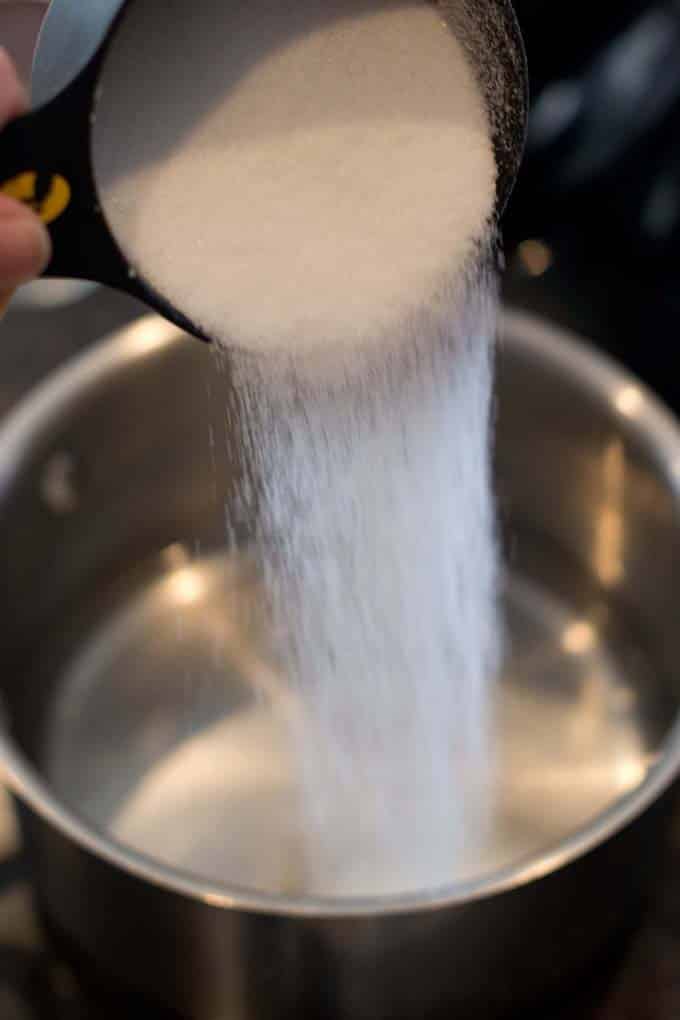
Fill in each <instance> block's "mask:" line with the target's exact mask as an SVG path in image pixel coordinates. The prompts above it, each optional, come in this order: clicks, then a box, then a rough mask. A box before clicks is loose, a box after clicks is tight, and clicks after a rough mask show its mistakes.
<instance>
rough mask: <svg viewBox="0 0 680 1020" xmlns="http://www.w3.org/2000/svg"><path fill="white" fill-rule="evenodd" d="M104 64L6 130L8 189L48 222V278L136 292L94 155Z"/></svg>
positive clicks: (0, 163)
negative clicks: (106, 210) (105, 209)
mask: <svg viewBox="0 0 680 1020" xmlns="http://www.w3.org/2000/svg"><path fill="white" fill-rule="evenodd" d="M96 81H97V63H96V61H92V63H91V64H90V65H88V66H87V67H86V68H85V69H84V70H83V71H82V72H81V73H80V74H79V75H78V76H77V77H76V78H75V79H74V80H73V81H72V82H71V84H70V85H68V86H67V87H66V88H65V89H64V90H63V92H60V93H59V94H58V95H57V96H55V97H54V99H52V100H51V101H50V102H49V103H47V104H46V105H45V106H41V107H39V108H38V109H37V110H34V111H31V112H30V113H27V114H24V115H23V116H22V117H18V118H17V119H16V120H13V121H11V122H10V123H9V124H8V125H7V126H6V127H5V128H4V129H3V131H2V132H0V191H2V192H4V193H5V194H7V195H10V196H11V197H13V198H16V199H18V200H19V201H20V202H25V203H26V204H27V205H29V206H30V207H31V208H32V209H34V210H35V212H36V213H37V214H38V216H40V218H41V219H42V220H43V222H44V223H45V224H46V226H47V229H48V230H49V232H50V236H51V238H52V259H51V261H50V263H49V265H48V266H47V268H46V270H45V273H44V275H45V276H62V277H73V278H75V279H82V280H93V281H95V282H97V283H109V284H111V285H113V286H117V287H123V288H126V287H127V289H130V287H129V285H128V266H127V262H126V260H125V259H124V258H123V256H122V255H121V253H120V251H119V249H118V246H117V245H116V243H115V241H114V239H113V237H112V236H111V233H110V231H109V228H108V224H107V223H106V220H105V218H104V217H103V215H102V212H101V209H100V208H99V199H98V196H97V190H96V186H95V180H94V173H93V169H92V157H91V153H90V138H91V124H90V118H91V117H92V111H93V105H94V103H93V95H94V89H95V86H96Z"/></svg>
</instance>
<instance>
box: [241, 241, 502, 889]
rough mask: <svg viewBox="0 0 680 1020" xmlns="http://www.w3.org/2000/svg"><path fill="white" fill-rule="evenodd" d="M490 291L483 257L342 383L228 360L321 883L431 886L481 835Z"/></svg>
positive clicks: (311, 880) (487, 737)
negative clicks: (298, 710) (295, 702)
mask: <svg viewBox="0 0 680 1020" xmlns="http://www.w3.org/2000/svg"><path fill="white" fill-rule="evenodd" d="M480 258H481V256H480ZM482 265H483V264H482ZM454 298H455V300H454ZM495 300H496V289H495V283H494V281H493V278H492V277H490V276H489V275H488V274H487V273H486V271H485V270H484V268H481V269H479V270H478V273H477V274H475V275H474V276H473V277H472V278H471V279H469V280H468V281H467V286H465V287H464V288H456V289H453V290H452V291H451V292H450V293H448V294H443V295H440V297H439V299H438V301H436V302H433V303H431V304H430V305H428V306H425V307H423V308H421V310H420V313H419V314H418V315H417V316H416V317H414V319H412V320H411V321H410V322H409V323H405V324H403V325H402V328H401V329H400V330H399V333H398V341H397V342H396V343H395V344H394V346H393V348H392V350H391V352H390V353H385V354H384V355H383V356H381V358H380V359H379V361H378V362H376V361H375V359H374V358H371V356H370V355H369V354H368V353H365V352H363V353H362V352H359V353H356V354H355V355H354V357H355V358H356V359H358V360H359V362H360V370H359V371H355V372H354V373H353V374H352V376H351V379H350V380H349V381H348V382H346V383H345V384H344V385H341V386H339V387H334V386H333V385H332V384H328V383H326V384H325V385H321V384H319V383H318V376H314V377H313V380H312V382H311V384H310V382H309V377H307V376H304V374H303V375H302V378H303V380H304V383H303V385H302V386H300V378H301V373H300V372H299V371H296V363H297V358H293V360H292V362H291V363H289V371H288V372H287V373H286V372H284V371H283V370H281V368H280V367H279V371H278V372H272V371H271V366H270V365H269V364H268V362H267V361H261V362H259V366H260V367H259V371H258V370H257V369H256V364H255V363H254V360H253V359H252V358H249V357H248V356H243V357H242V358H240V359H237V366H236V370H237V381H238V383H239V385H240V392H241V393H242V396H243V412H242V413H243V414H244V416H245V417H246V419H247V421H248V424H249V428H248V435H249V437H250V443H251V449H250V451H249V456H250V461H251V465H252V471H253V476H254V478H255V479H256V485H257V497H256V502H257V513H258V519H259V525H260V530H259V552H260V556H261V564H262V568H263V572H264V576H265V580H266V584H267V588H268V591H269V593H270V599H271V605H272V613H273V617H274V623H275V626H276V630H277V632H278V634H279V653H280V656H281V659H282V661H283V663H284V664H285V667H286V670H287V673H288V676H289V678H290V682H291V685H292V688H293V690H294V691H296V692H297V693H298V694H299V697H300V700H301V703H302V705H303V706H304V713H303V714H301V715H300V716H299V717H298V718H297V720H295V721H294V723H293V730H294V733H293V739H294V741H295V746H296V751H297V760H298V767H299V773H300V779H299V783H300V786H301V788H302V790H303V794H304V795H303V809H304V810H305V811H306V819H307V840H306V855H307V861H306V874H305V877H306V886H307V888H308V890H310V891H313V892H315V893H317V894H319V895H327V896H345V895H355V896H356V895H371V894H373V895H376V894H387V893H398V892H404V891H407V890H411V891H415V890H418V889H423V888H428V887H433V886H436V885H441V884H445V883H446V882H447V881H449V880H450V879H451V876H452V874H453V873H454V871H455V872H456V873H460V872H461V871H463V870H465V868H466V867H467V865H466V864H465V862H464V860H463V859H468V860H469V858H470V857H472V859H473V860H474V855H475V854H477V853H479V852H480V849H481V848H483V846H484V844H485V840H486V832H487V825H488V823H489V821H490V812H491V807H492V805H491V799H490V787H491V782H490V778H491V776H490V774H491V770H492V765H493V755H492V751H491V746H492V745H491V724H492V719H491V700H492V689H493V682H494V679H495V675H496V668H497V665H498V658H499V624H498V615H497V606H496V580H497V576H496V575H497V557H496V545H495V541H494V513H493V502H492V497H491V484H490V477H489V476H490V465H489V461H490V451H489V445H490V397H491V390H492V385H491V382H492V371H491V367H492V341H493V335H494V321H495ZM378 365H379V370H378V369H377V366H378ZM355 367H356V365H355ZM473 870H474V866H473Z"/></svg>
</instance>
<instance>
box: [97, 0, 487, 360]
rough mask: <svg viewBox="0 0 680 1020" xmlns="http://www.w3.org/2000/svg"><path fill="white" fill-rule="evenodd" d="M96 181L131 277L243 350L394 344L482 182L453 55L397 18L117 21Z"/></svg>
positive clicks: (461, 247) (376, 9)
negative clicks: (381, 338)
mask: <svg viewBox="0 0 680 1020" xmlns="http://www.w3.org/2000/svg"><path fill="white" fill-rule="evenodd" d="M159 110H162V111H163V115H162V117H159V115H158V111H159ZM94 164H95V171H96V178H97V183H98V187H99V189H100V193H101V196H102V205H103V208H104V211H105V214H106V216H107V218H108V220H109V223H110V225H111V227H112V229H113V231H114V233H115V235H116V237H117V239H118V240H119V242H120V244H121V246H122V247H123V249H124V251H125V252H126V254H127V255H128V257H129V258H130V259H131V261H132V262H133V264H134V266H135V268H136V270H137V271H138V272H139V273H140V274H141V275H143V276H144V277H145V278H146V280H147V281H148V282H150V283H151V284H152V285H153V286H154V287H155V288H156V289H157V290H158V291H159V292H160V293H161V294H163V295H164V296H165V297H166V298H167V299H168V300H169V301H170V303H171V304H173V305H174V306H175V307H177V308H179V309H180V310H181V311H182V312H184V313H185V314H186V315H187V316H188V317H189V318H190V319H191V320H192V321H194V322H196V323H197V324H198V325H199V326H200V327H201V328H202V329H203V330H204V331H206V332H207V333H208V334H209V335H211V336H214V337H215V338H217V339H219V340H221V341H224V342H225V343H228V344H230V345H236V346H240V347H247V348H256V349H263V348H269V347H280V348H287V347H289V346H290V345H292V344H295V345H296V346H298V347H304V346H306V345H313V344H316V343H319V342H323V343H324V344H327V343H329V342H333V343H335V344H338V343H341V342H342V343H347V342H351V341H353V340H355V339H356V338H357V337H358V338H360V339H367V338H368V339H370V338H372V337H373V336H374V335H375V334H376V333H377V332H382V331H384V330H389V329H391V328H393V326H394V325H395V324H398V323H399V322H400V319H401V318H402V317H403V315H404V314H408V312H409V311H410V310H411V309H413V308H414V307H417V306H418V303H419V302H420V301H421V300H422V298H423V296H424V295H426V294H428V293H429V292H431V291H432V290H433V289H434V288H435V287H436V286H437V285H438V284H439V282H440V280H441V276H442V272H443V271H444V270H446V269H448V268H449V267H451V266H452V265H455V264H460V263H461V262H462V261H464V260H465V259H466V258H467V257H468V256H469V255H470V242H471V238H472V237H474V236H475V235H476V234H478V233H479V229H480V224H482V223H483V222H484V221H485V220H487V219H488V218H489V216H490V214H491V211H492V205H493V197H494V181H495V174H496V171H495V166H494V159H493V154H492V149H491V145H490V142H489V137H488V128H487V117H486V113H485V109H484V105H483V102H482V98H481V96H480V94H479V92H478V89H477V86H476V83H475V79H474V76H473V72H472V71H471V69H470V68H469V66H468V63H467V60H466V58H465V55H464V51H463V49H462V47H461V45H460V43H459V42H458V40H457V39H456V38H455V37H454V36H453V34H452V33H451V31H450V30H449V28H448V27H447V26H446V25H445V24H444V23H443V20H442V17H441V15H440V14H439V13H438V11H437V8H436V6H434V5H432V4H429V3H401V2H393V0H392V2H387V3H385V2H378V3H374V4H368V3H366V2H365V0H323V2H322V0H253V2H249V3H226V2H224V0H202V2H200V3H195V4H188V3H183V2H180V0H170V2H168V0H163V2H162V3H161V2H160V0H151V2H146V3H143V4H134V5H132V6H131V8H130V11H129V13H128V14H127V16H126V18H125V20H124V22H123V26H122V29H121V30H120V33H119V35H118V36H117V37H116V41H115V45H114V46H113V48H112V51H111V54H110V56H109V57H108V59H107V62H106V64H105V66H104V71H103V76H102V89H101V97H100V100H99V103H98V107H97V117H96V123H95V129H94Z"/></svg>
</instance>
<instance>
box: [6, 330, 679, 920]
mask: <svg viewBox="0 0 680 1020" xmlns="http://www.w3.org/2000/svg"><path fill="white" fill-rule="evenodd" d="M501 332H502V338H501V343H503V342H504V340H505V339H506V338H507V339H510V342H511V343H512V345H513V346H514V347H517V348H519V349H522V350H523V351H525V352H526V353H528V354H529V355H533V356H535V357H537V358H539V359H540V360H542V361H543V362H544V363H546V364H548V365H550V366H552V367H553V368H555V369H556V370H557V371H558V372H559V373H560V374H562V375H567V376H571V377H572V378H575V379H576V380H577V381H578V383H579V385H580V386H581V387H582V388H583V389H584V390H585V391H587V392H589V393H590V394H591V396H593V397H595V398H596V399H599V400H600V402H602V403H604V404H606V405H608V406H609V408H610V409H611V411H612V413H613V415H614V416H615V417H617V418H618V419H619V420H621V421H622V423H623V424H624V425H625V428H626V429H627V430H628V431H629V432H631V431H632V432H633V434H635V435H636V436H637V437H638V439H639V440H641V441H642V442H643V443H644V445H645V449H646V451H647V452H648V453H649V454H650V455H651V457H652V459H653V460H654V462H655V465H656V467H657V469H658V470H659V473H660V475H662V477H663V478H664V479H665V481H666V484H667V486H668V489H669V491H670V492H671V493H672V494H673V496H674V499H675V500H676V502H677V503H678V505H679V506H680V426H679V425H678V422H677V421H676V420H675V418H674V417H673V416H672V415H671V413H670V412H669V411H668V410H667V409H666V408H665V407H664V406H663V405H662V404H661V402H660V401H659V400H658V399H657V398H656V397H655V396H654V395H653V394H652V393H651V391H650V390H648V389H647V388H646V387H645V386H644V385H643V384H642V383H639V382H638V381H637V380H636V379H635V378H634V377H633V376H631V375H629V374H628V373H627V372H626V371H625V370H624V369H623V368H621V367H619V366H618V365H617V364H616V363H615V362H614V361H612V360H611V359H609V358H608V357H607V356H605V355H602V354H600V353H599V352H595V351H594V350H593V349H592V348H591V347H589V346H588V345H587V344H586V343H584V342H583V341H582V340H580V339H578V338H577V337H576V336H574V335H573V334H570V333H568V332H566V331H565V330H563V329H561V328H558V327H556V326H553V325H552V324H547V323H546V322H544V321H543V320H541V319H538V318H536V317H534V316H532V315H528V314H526V313H521V312H514V311H506V312H505V313H504V315H503V320H502V331H501ZM178 342H180V343H183V342H186V338H185V337H184V334H182V332H181V331H180V330H179V329H177V327H175V326H173V325H171V324H170V323H169V322H166V321H165V320H163V319H161V318H160V317H158V316H156V315H148V316H144V317H143V318H141V319H139V320H137V321H135V322H133V323H132V324H130V325H129V326H126V327H124V328H123V329H121V330H119V331H117V332H116V333H114V334H113V335H110V336H108V337H105V338H104V339H102V340H101V341H99V343H97V344H96V345H95V346H94V347H93V348H91V349H90V350H89V351H86V352H85V353H84V354H81V355H79V356H77V357H76V358H74V359H73V360H71V361H70V362H69V363H67V364H66V365H65V366H64V367H63V368H61V369H59V370H58V371H57V372H56V373H54V374H53V375H52V376H51V377H49V378H48V379H47V380H46V381H45V382H43V383H42V384H41V385H39V386H38V387H36V389H34V390H33V391H32V392H31V393H30V394H29V395H28V396H27V397H25V398H24V399H23V401H21V402H20V404H19V405H18V407H17V408H16V410H14V411H13V412H12V413H11V414H10V415H9V416H8V418H7V419H6V422H5V423H4V425H3V426H2V427H0V502H1V501H2V499H3V498H4V495H5V493H6V492H7V491H8V490H9V488H10V486H11V484H12V481H13V479H14V478H15V477H16V476H17V475H18V474H19V473H20V470H21V465H22V463H23V461H24V457H25V455H26V454H27V453H29V452H30V450H31V448H32V447H33V444H34V442H35V439H36V437H37V436H42V435H45V434H49V430H50V424H51V423H52V422H56V421H58V420H59V418H60V417H61V415H62V413H63V411H64V410H65V409H66V408H68V407H69V406H70V405H71V404H72V402H73V401H74V399H76V398H77V397H78V396H79V395H80V394H82V393H83V392H84V391H87V390H88V389H90V388H92V387H94V386H96V385H97V384H99V383H101V382H102V381H104V380H105V379H107V378H110V377H111V376H112V375H114V374H115V373H117V372H119V371H120V369H121V368H122V367H124V366H129V365H136V364H140V365H141V364H142V363H143V362H144V360H145V359H147V358H153V356H154V355H156V354H158V353H162V352H163V350H168V349H170V348H171V347H172V346H174V345H175V344H176V343H178ZM190 342H192V343H193V342H195V341H193V340H191V341H190ZM678 772H680V714H679V715H678V717H677V718H676V720H675V722H674V724H673V726H672V727H671V729H670V730H669V733H668V734H667V736H666V738H665V740H664V742H663V744H662V748H661V750H660V753H659V755H658V758H657V760H656V761H655V763H654V764H652V766H651V767H650V769H649V772H648V774H647V776H646V778H645V780H644V781H643V782H642V783H641V784H640V786H638V787H637V788H636V789H635V790H633V791H632V792H631V793H629V794H627V795H625V796H624V797H622V798H620V799H618V800H617V801H615V802H614V803H612V805H611V806H610V807H609V808H607V809H606V810H605V811H603V812H601V813H600V814H599V815H597V816H596V818H594V819H593V820H592V821H591V822H590V823H589V824H587V825H585V826H583V827H581V828H580V829H578V830H576V831H575V832H574V833H572V834H571V835H570V836H569V837H568V838H567V839H564V840H562V841H560V842H559V843H558V844H555V845H554V846H553V847H551V848H548V849H546V850H545V851H543V852H542V853H539V854H531V855H529V856H528V857H526V858H524V859H523V860H521V861H519V862H518V863H516V864H515V865H513V866H512V867H509V868H504V869H501V870H498V871H496V872H492V873H490V874H488V875H486V876H485V877H483V878H480V879H475V880H473V881H466V882H457V883H452V884H449V885H446V886H443V887H440V888H437V889H431V890H427V891H425V892H421V893H414V894H408V895H392V896H384V897H362V898H352V899H349V898H348V899H346V900H345V899H343V900H333V899H328V898H321V897H304V896H285V895H282V894H275V893H259V892H255V891H252V890H249V889H247V888H242V887H239V886H235V885H230V884H228V883H220V882H216V881H212V880H211V881H207V880H202V879H200V878H197V877H196V876H194V875H192V874H191V873H189V872H186V871H183V870H180V869H177V868H173V867H170V866H166V865H164V864H161V863H159V862H157V861H156V860H154V859H153V858H151V857H148V856H146V855H144V854H141V853H138V852H137V851H135V850H132V849H130V848H128V847H126V846H124V845H122V844H120V843H118V842H116V841H115V840H113V839H110V838H108V837H107V836H105V835H103V834H100V833H98V832H96V831H95V830H94V829H92V828H91V827H89V826H88V825H87V824H86V823H85V822H84V821H82V820H80V819H79V818H78V817H77V815H76V814H74V813H72V812H71V811H69V810H68V809H66V808H65V807H64V806H63V805H62V804H61V803H60V802H59V801H58V800H57V798H56V797H55V796H53V794H52V793H51V791H50V789H49V786H48V784H47V783H46V782H45V781H43V780H42V779H41V778H40V776H39V774H38V772H37V771H36V770H35V769H34V768H33V767H32V766H31V765H30V763H29V762H28V760H27V759H26V758H25V757H24V755H23V754H22V752H21V751H20V750H19V749H18V747H17V746H16V744H15V743H14V741H13V740H12V738H11V736H10V735H9V734H8V733H7V732H6V731H5V730H4V729H1V728H0V777H1V779H2V781H3V782H4V783H5V785H6V786H7V787H8V788H9V789H10V790H11V792H12V793H13V794H15V795H16V796H17V797H19V798H20V799H21V800H23V801H24V802H25V803H26V804H27V805H28V807H29V808H31V809H32V810H33V811H34V812H35V813H36V814H37V815H38V816H39V817H40V818H42V819H43V821H45V822H46V823H48V824H50V825H53V826H54V827H55V828H56V829H58V830H59V831H60V832H61V834H62V835H63V836H65V837H66V838H68V839H70V840H72V841H74V842H75V843H76V844H78V845H79V846H80V847H81V848H83V849H84V850H87V851H89V852H90V853H92V854H94V855H95V856H97V857H99V858H101V859H103V860H104V861H106V862H107V863H108V864H109V865H112V866H113V867H116V868H119V869H121V870H123V871H125V872H127V873H129V874H131V875H133V876H135V877H136V878H138V879H140V880H142V881H145V882H150V883H152V884H153V885H156V886H159V887H161V888H163V889H165V890H168V891H170V892H173V893H176V894H180V895H184V896H186V897H189V898H191V899H195V900H199V901H201V902H202V903H205V904H207V905H210V906H214V907H216V908H221V909H235V910H241V911H247V912H251V913H265V914H270V915H284V916H297V917H327V918H343V917H345V918H351V917H355V918H360V917H366V918H367V917H372V918H374V917H376V916H382V915H390V914H410V913H418V912H423V911H430V910H437V909H443V908H448V907H455V906H463V905H466V904H469V903H472V902H474V901H476V900H481V899H485V898H487V897H491V896H497V895H499V894H502V893H507V892H510V891H512V890H515V889H519V888H521V887H522V886H525V885H528V884H530V883H532V882H536V881H539V880H540V879H543V878H546V877H547V876H549V875H550V874H552V873H553V872H556V871H559V870H560V869H562V868H564V867H566V866H567V865H569V864H571V863H572V862H573V861H575V860H577V859H578V858H580V857H583V856H585V855H586V854H588V853H589V852H591V851H593V850H595V849H596V848H597V847H598V846H599V845H600V844H602V843H604V842H606V841H607V840H609V839H610V838H611V837H613V836H615V835H616V834H617V833H618V832H620V831H621V830H622V829H624V828H625V827H626V826H627V825H629V824H631V823H632V822H633V821H634V820H635V819H636V818H637V817H638V816H639V815H641V814H642V813H643V812H644V811H645V810H646V809H647V808H649V807H650V806H651V805H652V803H653V802H654V801H656V800H657V799H658V798H659V797H660V796H661V795H662V794H663V793H664V792H665V791H666V790H667V789H668V787H669V786H670V785H671V784H672V782H673V780H674V779H675V778H676V776H677V774H678Z"/></svg>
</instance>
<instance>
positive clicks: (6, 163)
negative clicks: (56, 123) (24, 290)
mask: <svg viewBox="0 0 680 1020" xmlns="http://www.w3.org/2000/svg"><path fill="white" fill-rule="evenodd" d="M41 121H42V118H41V117H40V115H39V114H36V113H27V114H25V115H24V116H22V117H17V119H16V120H13V121H10V123H9V124H7V125H6V127H5V128H4V129H3V130H2V132H0V191H1V192H3V193H4V194H6V195H9V196H10V197H11V198H15V199H17V200H18V201H20V202H24V203H25V204H26V205H28V206H30V208H31V209H33V210H34V212H36V213H37V214H38V216H40V218H41V219H42V221H43V222H44V223H45V224H47V226H48V227H49V225H50V224H51V223H53V222H55V221H56V220H57V219H58V218H59V217H60V216H61V215H63V213H64V212H65V211H66V209H67V208H68V206H69V203H70V201H71V184H70V182H69V180H68V178H67V177H65V176H64V175H63V174H60V173H55V172H54V168H53V165H52V164H51V161H48V160H46V159H45V158H44V157H43V152H45V151H46V150H47V151H49V149H50V145H49V142H50V139H49V138H47V139H46V138H45V130H44V129H45V127H46V123H45V122H44V121H42V123H41ZM50 134H51V132H50ZM46 143H47V144H46ZM57 151H59V150H58V149H57Z"/></svg>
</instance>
